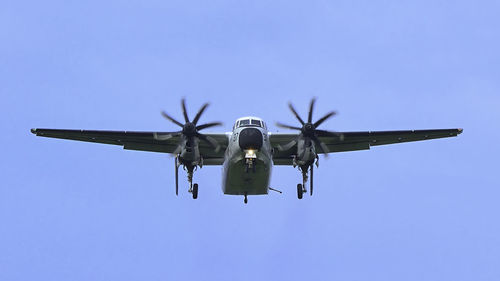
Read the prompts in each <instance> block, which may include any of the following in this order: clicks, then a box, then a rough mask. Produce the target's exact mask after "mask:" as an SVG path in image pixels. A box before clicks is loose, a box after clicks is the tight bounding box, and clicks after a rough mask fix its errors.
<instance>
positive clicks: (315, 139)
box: [312, 136, 330, 157]
mask: <svg viewBox="0 0 500 281" xmlns="http://www.w3.org/2000/svg"><path fill="white" fill-rule="evenodd" d="M312 140H313V141H314V143H315V144H316V145H319V147H321V149H322V150H323V153H324V154H325V157H328V154H327V153H328V152H330V150H329V149H328V146H326V144H325V143H324V142H322V141H320V140H319V139H318V137H316V136H314V137H313V138H312Z"/></svg>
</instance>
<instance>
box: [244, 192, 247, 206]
mask: <svg viewBox="0 0 500 281" xmlns="http://www.w3.org/2000/svg"><path fill="white" fill-rule="evenodd" d="M244 195H245V199H243V203H245V204H246V203H248V198H247V195H248V193H247V192H245V194H244Z"/></svg>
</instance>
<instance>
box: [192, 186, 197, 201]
mask: <svg viewBox="0 0 500 281" xmlns="http://www.w3.org/2000/svg"><path fill="white" fill-rule="evenodd" d="M196 198H198V184H197V183H195V184H193V199H196Z"/></svg>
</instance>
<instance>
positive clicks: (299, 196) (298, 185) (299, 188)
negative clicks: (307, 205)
mask: <svg viewBox="0 0 500 281" xmlns="http://www.w3.org/2000/svg"><path fill="white" fill-rule="evenodd" d="M302 195H304V191H303V190H302V184H301V183H299V184H297V198H299V199H302Z"/></svg>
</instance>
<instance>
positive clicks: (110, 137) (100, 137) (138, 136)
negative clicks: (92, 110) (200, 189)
mask: <svg viewBox="0 0 500 281" xmlns="http://www.w3.org/2000/svg"><path fill="white" fill-rule="evenodd" d="M31 132H32V133H33V134H35V135H37V136H41V137H49V138H58V139H68V140H77V141H85V142H95V143H103V144H114V145H121V146H123V148H124V149H130V150H140V151H151V152H162V153H173V152H174V151H175V150H176V149H177V147H178V145H179V142H180V140H181V139H180V138H181V137H180V136H173V137H171V138H169V139H162V138H158V137H157V136H159V135H168V134H169V132H130V131H101V130H60V129H31ZM205 135H207V136H210V137H212V138H213V139H215V140H216V141H217V143H218V144H219V145H220V146H221V149H219V150H218V151H216V150H215V149H214V148H213V147H211V146H210V145H208V144H207V143H205V142H200V144H199V147H200V154H201V155H202V156H203V158H204V159H205V162H204V164H205V165H219V164H221V163H219V162H220V159H223V158H224V150H225V148H226V147H227V144H228V138H227V135H226V134H225V133H212V134H205Z"/></svg>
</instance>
